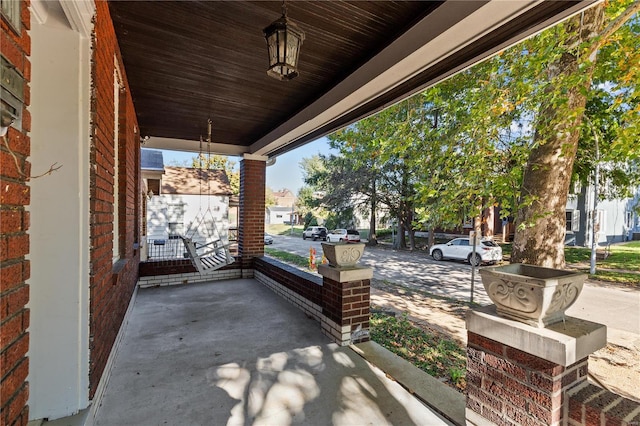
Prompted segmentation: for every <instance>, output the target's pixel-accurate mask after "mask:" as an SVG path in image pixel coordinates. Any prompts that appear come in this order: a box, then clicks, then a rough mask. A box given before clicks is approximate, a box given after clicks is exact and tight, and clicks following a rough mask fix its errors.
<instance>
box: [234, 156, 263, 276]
mask: <svg viewBox="0 0 640 426" xmlns="http://www.w3.org/2000/svg"><path fill="white" fill-rule="evenodd" d="M266 161H267V157H263V156H258V155H249V154H245V156H244V158H243V159H242V161H241V162H240V208H239V212H238V215H239V218H238V255H239V257H240V262H241V266H242V269H248V270H252V269H253V258H254V257H260V256H263V255H264V215H265V204H264V192H265V184H266ZM243 276H245V273H244V272H243ZM246 276H252V273H248V274H246Z"/></svg>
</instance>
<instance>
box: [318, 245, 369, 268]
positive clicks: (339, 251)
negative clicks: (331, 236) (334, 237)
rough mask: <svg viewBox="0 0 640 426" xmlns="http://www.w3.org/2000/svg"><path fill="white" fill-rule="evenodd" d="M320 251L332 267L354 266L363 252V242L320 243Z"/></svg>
mask: <svg viewBox="0 0 640 426" xmlns="http://www.w3.org/2000/svg"><path fill="white" fill-rule="evenodd" d="M322 251H323V252H324V256H325V257H326V258H327V261H328V262H329V266H333V267H334V268H348V267H354V266H356V263H358V261H359V260H360V258H361V257H362V255H363V254H364V243H356V244H347V243H322Z"/></svg>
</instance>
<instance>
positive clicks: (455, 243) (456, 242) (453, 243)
mask: <svg viewBox="0 0 640 426" xmlns="http://www.w3.org/2000/svg"><path fill="white" fill-rule="evenodd" d="M461 244H462V240H451V245H452V246H459V245H461Z"/></svg>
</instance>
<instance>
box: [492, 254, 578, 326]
mask: <svg viewBox="0 0 640 426" xmlns="http://www.w3.org/2000/svg"><path fill="white" fill-rule="evenodd" d="M480 275H481V276H482V284H483V285H484V288H485V290H486V291H487V294H488V295H489V298H490V299H491V301H492V302H493V303H495V305H496V311H497V313H498V315H500V316H502V317H505V318H509V319H512V320H515V321H520V322H524V323H526V324H529V325H532V326H534V327H545V326H548V325H550V324H554V323H556V322H559V321H562V319H563V318H564V312H565V311H566V310H567V309H568V308H569V307H570V306H571V305H573V303H574V302H575V301H576V299H577V298H578V295H579V294H580V292H581V291H582V285H583V284H584V281H585V279H586V278H587V275H586V274H583V273H579V272H572V271H565V270H562V269H552V268H543V267H541V266H533V265H525V264H522V263H514V264H512V265H505V266H492V267H487V268H482V269H480Z"/></svg>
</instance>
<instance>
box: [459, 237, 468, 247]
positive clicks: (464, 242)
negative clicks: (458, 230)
mask: <svg viewBox="0 0 640 426" xmlns="http://www.w3.org/2000/svg"><path fill="white" fill-rule="evenodd" d="M459 245H461V246H468V245H469V240H465V239H463V240H460V244H459Z"/></svg>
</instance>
